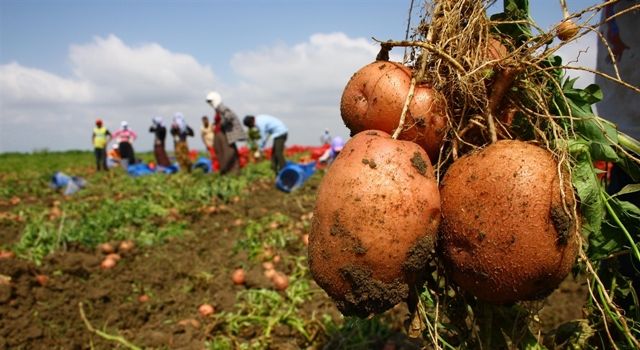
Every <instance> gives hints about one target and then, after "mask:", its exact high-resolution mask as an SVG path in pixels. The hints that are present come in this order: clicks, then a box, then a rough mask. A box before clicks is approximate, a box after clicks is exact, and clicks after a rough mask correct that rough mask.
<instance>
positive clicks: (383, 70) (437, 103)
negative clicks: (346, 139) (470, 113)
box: [340, 61, 447, 159]
mask: <svg viewBox="0 0 640 350" xmlns="http://www.w3.org/2000/svg"><path fill="white" fill-rule="evenodd" d="M411 74H412V72H411V70H410V69H409V68H408V67H406V66H403V65H402V64H400V63H397V62H389V61H376V62H373V63H370V64H368V65H366V66H365V67H363V68H361V69H360V70H359V71H358V72H356V73H355V74H354V75H353V76H352V77H351V79H350V80H349V82H348V83H347V86H346V87H345V89H344V92H343V93H342V99H341V101H340V114H341V115H342V120H343V121H344V123H345V125H346V126H347V128H349V130H351V134H352V135H354V134H356V133H359V132H361V131H364V130H382V131H384V132H387V133H389V134H391V133H393V131H394V130H395V129H396V128H397V127H398V124H399V123H400V116H401V115H402V108H403V106H404V103H405V99H406V97H407V95H408V93H409V86H410V84H411ZM445 107H446V104H445V99H444V97H443V96H442V95H441V94H440V93H438V92H437V91H435V90H434V89H431V88H430V87H427V86H422V85H420V86H416V88H415V91H414V97H413V99H412V102H411V103H410V104H409V111H408V113H407V116H406V119H405V124H404V130H403V131H402V133H401V134H400V136H399V139H401V140H407V141H413V142H415V143H417V144H419V145H420V146H421V147H422V148H424V150H425V151H427V154H429V157H430V159H436V158H437V156H438V152H439V150H440V146H441V145H442V140H443V138H444V135H445V132H446V128H447V115H446V109H445Z"/></svg>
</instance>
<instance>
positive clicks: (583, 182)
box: [569, 142, 605, 240]
mask: <svg viewBox="0 0 640 350" xmlns="http://www.w3.org/2000/svg"><path fill="white" fill-rule="evenodd" d="M580 145H583V144H581V143H580V142H578V143H574V144H570V146H569V148H570V149H571V150H582V151H584V147H581V146H580ZM572 175H573V179H572V180H573V185H574V187H575V188H576V192H577V194H578V197H579V198H580V203H581V204H580V210H581V211H582V215H583V218H584V222H583V225H582V229H583V233H584V234H585V235H587V236H588V237H589V239H590V240H591V239H592V238H593V237H598V236H599V235H600V234H601V226H602V221H603V219H604V214H605V207H604V201H603V198H602V195H601V191H603V188H602V184H601V183H600V181H599V180H598V177H597V174H596V171H595V169H594V167H593V162H592V160H591V157H590V154H589V153H581V154H578V157H577V161H576V164H575V165H574V167H573V169H572Z"/></svg>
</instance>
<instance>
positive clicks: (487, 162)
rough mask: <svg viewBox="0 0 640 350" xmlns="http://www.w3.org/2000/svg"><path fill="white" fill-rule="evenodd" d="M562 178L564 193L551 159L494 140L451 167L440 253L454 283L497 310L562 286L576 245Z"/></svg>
mask: <svg viewBox="0 0 640 350" xmlns="http://www.w3.org/2000/svg"><path fill="white" fill-rule="evenodd" d="M562 174H563V179H562V183H563V185H562V186H561V180H560V177H559V168H558V163H557V162H556V161H555V159H554V158H553V155H552V154H551V153H550V152H549V151H547V150H545V149H543V148H540V147H538V146H535V145H532V144H528V143H525V142H522V141H507V140H505V141H498V142H497V143H494V144H492V145H490V146H487V147H486V148H484V149H482V150H481V151H479V152H475V153H472V154H470V155H467V156H465V157H463V158H460V159H458V160H457V161H456V162H454V163H453V164H452V165H451V167H450V168H449V169H448V170H447V173H446V175H445V177H444V181H443V183H442V186H441V196H442V215H443V221H442V225H441V235H440V244H439V249H440V251H441V253H442V256H443V258H444V262H445V265H446V266H447V269H448V271H449V272H450V273H451V274H450V276H451V277H452V279H453V280H454V282H456V284H458V285H459V286H460V287H462V289H464V290H465V291H467V292H469V293H471V294H473V295H475V296H476V297H477V298H478V299H481V300H485V301H488V302H493V303H497V304H505V303H511V302H515V301H519V300H532V299H538V298H540V297H544V296H546V295H547V294H548V293H550V292H551V291H553V290H554V289H555V288H556V287H557V286H558V284H560V282H561V281H562V280H563V279H564V278H565V277H566V276H567V274H568V273H569V272H570V270H571V267H572V266H573V264H574V262H575V259H576V256H577V253H578V246H579V237H578V233H577V232H578V228H579V224H578V220H577V219H576V218H574V217H573V216H572V214H571V213H572V212H573V211H572V208H573V206H574V204H575V197H574V193H573V188H572V186H571V184H570V178H569V175H568V174H567V173H565V172H563V173H562ZM562 193H564V195H563V194H562Z"/></svg>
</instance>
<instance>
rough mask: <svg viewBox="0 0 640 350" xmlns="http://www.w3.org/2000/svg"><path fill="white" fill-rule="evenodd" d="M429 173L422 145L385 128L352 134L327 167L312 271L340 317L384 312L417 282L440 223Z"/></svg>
mask: <svg viewBox="0 0 640 350" xmlns="http://www.w3.org/2000/svg"><path fill="white" fill-rule="evenodd" d="M415 163H419V164H420V165H421V166H422V167H423V168H422V169H419V167H416V166H415ZM372 164H374V165H375V166H372ZM433 172H434V170H433V167H432V166H431V164H430V162H429V158H428V156H427V154H426V153H425V152H424V150H423V149H422V148H420V147H419V146H418V145H416V144H414V143H412V142H407V141H398V140H393V139H391V138H390V136H389V134H387V133H385V132H382V131H365V132H362V133H359V134H357V135H356V136H354V137H353V138H352V139H351V140H350V141H349V142H348V143H347V144H346V145H345V147H344V148H343V150H342V151H341V152H340V155H339V156H338V157H337V158H336V160H335V161H334V163H333V164H332V165H331V167H330V168H329V170H328V172H327V174H326V175H325V176H324V178H323V180H322V183H321V185H320V188H319V189H318V197H317V199H316V207H315V210H314V215H313V221H312V227H311V232H310V235H309V266H310V269H311V273H312V275H313V278H314V279H315V281H316V282H317V283H318V285H320V287H322V288H323V289H324V290H325V291H326V292H327V294H329V296H331V297H332V298H333V299H334V301H335V302H336V305H337V306H338V308H339V309H340V311H341V312H342V313H343V314H345V315H357V316H362V317H366V316H368V315H370V314H374V313H380V312H383V311H385V310H387V309H389V308H391V307H393V306H394V305H396V304H398V303H400V302H402V301H404V300H406V299H407V297H408V296H409V291H410V288H412V286H413V285H414V284H416V283H419V282H420V279H421V278H422V277H421V276H422V275H423V274H424V270H425V269H426V267H427V265H428V263H429V261H430V257H431V256H432V255H433V253H434V243H435V241H436V234H437V229H438V225H439V223H440V196H439V193H438V186H437V184H436V180H435V176H434V174H433Z"/></svg>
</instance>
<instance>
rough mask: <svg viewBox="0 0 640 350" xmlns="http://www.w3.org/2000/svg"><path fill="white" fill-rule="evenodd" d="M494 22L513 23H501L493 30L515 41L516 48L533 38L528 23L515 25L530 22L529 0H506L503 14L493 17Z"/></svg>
mask: <svg viewBox="0 0 640 350" xmlns="http://www.w3.org/2000/svg"><path fill="white" fill-rule="evenodd" d="M491 20H492V21H503V22H512V23H500V24H498V25H496V26H495V27H494V28H493V30H494V31H495V32H497V33H500V34H502V35H505V36H508V37H510V38H513V39H514V40H515V44H516V46H520V45H522V44H523V43H524V42H526V41H527V40H529V39H530V38H531V29H530V28H529V25H528V24H526V23H513V22H517V21H528V20H530V18H529V0H505V1H504V9H503V12H501V13H497V14H495V15H493V16H491Z"/></svg>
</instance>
